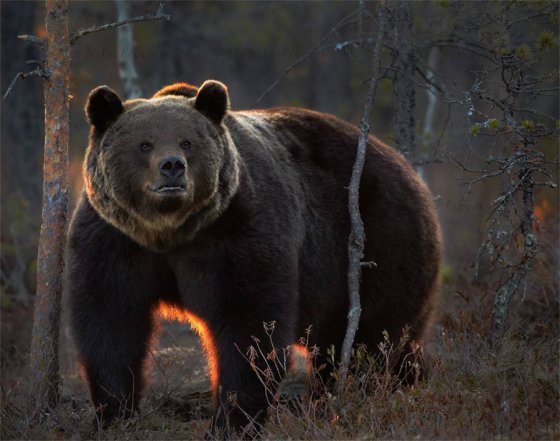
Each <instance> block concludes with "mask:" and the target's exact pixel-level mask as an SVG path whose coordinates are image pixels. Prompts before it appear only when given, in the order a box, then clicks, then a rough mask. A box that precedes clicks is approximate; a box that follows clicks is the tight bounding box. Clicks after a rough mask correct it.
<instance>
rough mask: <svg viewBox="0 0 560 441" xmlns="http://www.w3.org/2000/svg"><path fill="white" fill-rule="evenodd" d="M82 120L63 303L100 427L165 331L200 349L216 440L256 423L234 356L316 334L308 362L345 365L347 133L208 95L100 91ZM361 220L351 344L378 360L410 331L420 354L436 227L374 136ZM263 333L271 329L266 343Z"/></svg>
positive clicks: (415, 187)
mask: <svg viewBox="0 0 560 441" xmlns="http://www.w3.org/2000/svg"><path fill="white" fill-rule="evenodd" d="M85 111H86V115H87V119H88V121H89V122H90V124H91V133H90V139H89V145H88V147H87V152H86V157H85V161H84V168H83V173H84V180H85V191H84V192H83V194H82V196H81V199H80V201H79V204H78V207H77V209H76V211H75V213H74V215H73V219H72V223H71V227H70V231H69V241H68V248H69V252H68V259H67V265H68V271H67V274H68V277H67V289H68V292H69V299H70V307H71V319H72V326H73V333H74V336H75V341H76V346H77V349H78V352H79V358H80V361H81V363H82V365H83V367H84V371H85V374H86V377H87V381H88V383H89V388H90V392H91V398H92V401H93V403H94V405H95V406H96V408H97V411H98V416H99V417H101V418H102V419H103V421H104V423H105V424H108V423H110V422H111V421H112V420H113V419H114V418H115V417H118V416H125V417H126V416H129V415H131V414H132V412H133V411H134V410H136V409H138V404H139V400H140V398H141V396H142V391H143V389H144V386H145V384H146V379H145V378H144V375H145V371H146V363H147V355H148V351H149V349H150V347H151V345H153V343H154V333H155V329H156V327H157V320H158V313H159V314H163V315H167V316H174V317H179V318H184V319H187V320H189V321H190V322H191V324H192V325H193V326H194V327H195V328H196V329H197V330H198V331H199V333H200V334H201V336H202V338H203V344H204V347H205V349H206V354H207V356H208V359H209V365H210V376H211V383H212V389H213V393H214V399H215V403H216V414H215V417H214V419H213V426H212V427H213V430H214V431H216V432H219V431H226V432H225V433H226V434H230V435H231V434H234V433H236V431H238V430H240V429H241V428H243V427H244V426H245V425H247V424H248V423H249V421H250V419H254V420H255V421H257V422H262V421H263V419H264V416H265V414H266V408H267V400H266V396H265V391H264V389H263V386H262V384H261V383H260V381H259V379H258V377H257V376H256V375H255V373H254V372H252V370H251V366H250V365H249V363H248V362H247V360H246V359H245V358H244V357H243V354H242V353H244V352H245V351H246V349H247V348H248V347H249V346H250V345H252V344H254V343H255V341H254V340H253V339H252V337H256V338H258V339H259V341H260V342H261V345H263V351H267V352H269V351H271V350H272V348H271V347H270V346H268V347H267V345H270V344H274V346H275V348H276V349H279V348H285V347H289V346H290V345H293V344H295V343H296V342H297V340H298V338H299V337H301V336H302V335H304V333H305V330H306V329H307V328H308V327H309V326H311V334H310V337H309V340H310V341H309V344H315V345H317V346H318V347H319V348H320V351H321V353H322V354H323V355H324V354H326V352H327V349H328V348H331V347H333V348H334V349H335V353H336V354H338V353H339V352H338V351H339V349H340V347H341V344H342V340H343V338H344V334H345V329H346V324H347V311H348V289H347V277H346V274H347V266H348V263H347V244H348V235H349V229H350V228H349V214H348V208H347V207H348V185H349V182H350V175H351V170H352V166H353V163H354V158H355V155H356V146H357V142H358V136H359V131H358V130H357V129H356V127H354V126H352V125H350V124H348V123H346V122H344V121H341V120H340V119H338V118H336V117H334V116H331V115H327V114H323V113H318V112H314V111H311V110H305V109H299V108H288V107H283V108H274V109H268V110H248V111H235V112H234V111H230V110H229V98H228V92H227V89H226V87H225V86H224V85H223V84H222V83H219V82H217V81H212V80H209V81H206V82H205V83H204V84H203V85H202V86H200V88H196V87H194V86H191V85H188V84H186V83H180V84H176V85H172V86H168V87H166V88H164V89H162V90H161V91H159V92H158V93H157V94H156V95H155V96H153V97H152V98H150V99H135V100H130V101H126V102H123V101H122V100H121V99H120V98H119V97H118V96H117V94H116V93H115V92H114V91H112V90H111V89H110V88H108V87H106V86H101V87H98V88H96V89H94V90H93V91H92V92H91V93H90V95H89V98H88V100H87V104H86V107H85ZM360 206H361V214H362V218H363V223H364V227H365V233H366V237H367V242H366V248H365V260H366V261H374V262H375V264H376V265H375V266H371V267H364V268H363V270H362V285H361V296H362V316H361V320H360V324H359V329H358V333H357V336H356V342H357V343H363V344H365V345H367V346H368V347H369V348H370V349H371V350H372V351H373V350H375V348H376V347H377V344H378V343H379V342H380V341H381V340H382V338H383V331H385V330H386V331H387V332H388V333H389V336H390V337H391V338H393V339H395V340H396V341H398V339H399V337H400V335H401V330H402V329H403V328H404V327H409V334H410V337H411V338H412V339H414V340H415V341H416V342H421V341H422V339H423V337H424V335H425V332H426V329H427V327H428V324H429V322H430V316H431V314H432V311H433V309H434V306H435V303H436V300H437V279H438V268H439V264H440V256H441V241H440V232H439V226H438V221H437V218H436V211H435V208H434V204H433V202H432V196H431V194H430V192H429V191H428V189H427V187H426V185H425V184H424V183H423V182H422V180H421V179H419V178H418V176H417V175H416V173H415V172H414V170H413V169H412V168H411V167H410V165H409V164H408V163H407V162H406V160H405V159H404V158H403V157H402V156H401V155H400V154H399V153H397V152H396V151H395V150H393V149H392V148H390V147H388V146H387V145H385V144H383V143H382V142H380V141H379V140H378V139H376V138H375V137H373V136H370V137H369V142H368V145H367V153H366V161H365V166H364V172H363V177H362V180H361V189H360ZM263 322H275V330H274V335H273V343H270V342H269V339H268V338H267V336H266V331H265V330H264V329H263ZM232 394H233V395H232ZM232 396H234V398H235V399H234V400H232V399H231V398H232ZM222 433H224V432H222Z"/></svg>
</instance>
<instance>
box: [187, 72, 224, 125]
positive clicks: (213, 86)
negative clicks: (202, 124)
mask: <svg viewBox="0 0 560 441" xmlns="http://www.w3.org/2000/svg"><path fill="white" fill-rule="evenodd" d="M194 108H195V109H196V110H198V111H199V112H200V113H202V114H204V115H206V116H207V117H208V118H210V119H211V120H212V121H214V122H215V123H216V124H220V123H221V122H222V119H223V118H224V115H225V114H226V112H227V110H228V108H229V96H228V91H227V87H226V86H225V84H223V83H220V82H219V81H214V80H206V81H205V82H204V83H203V84H202V86H200V89H198V93H197V94H196V99H195V102H194Z"/></svg>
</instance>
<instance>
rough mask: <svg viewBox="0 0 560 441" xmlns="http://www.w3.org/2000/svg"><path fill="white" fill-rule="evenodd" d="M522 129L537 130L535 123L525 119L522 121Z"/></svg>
mask: <svg viewBox="0 0 560 441" xmlns="http://www.w3.org/2000/svg"><path fill="white" fill-rule="evenodd" d="M521 127H523V128H524V129H525V130H527V131H529V132H530V131H532V130H535V122H534V121H533V120H530V119H524V120H523V121H521Z"/></svg>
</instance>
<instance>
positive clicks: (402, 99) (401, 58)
mask: <svg viewBox="0 0 560 441" xmlns="http://www.w3.org/2000/svg"><path fill="white" fill-rule="evenodd" d="M393 21H394V22H393V26H394V41H393V47H394V51H395V52H394V56H395V60H394V63H393V67H394V69H395V70H394V83H395V85H394V89H393V95H394V106H395V117H394V128H395V144H396V146H397V149H398V150H399V151H400V152H401V153H402V154H403V155H405V156H406V158H407V159H408V160H409V162H412V161H414V159H415V156H416V130H415V126H416V120H415V117H414V110H415V107H416V96H415V90H414V82H413V79H414V72H415V66H416V64H415V63H416V61H415V57H414V48H413V46H412V8H411V7H410V3H409V2H402V3H398V4H397V5H396V7H395V9H394V11H393Z"/></svg>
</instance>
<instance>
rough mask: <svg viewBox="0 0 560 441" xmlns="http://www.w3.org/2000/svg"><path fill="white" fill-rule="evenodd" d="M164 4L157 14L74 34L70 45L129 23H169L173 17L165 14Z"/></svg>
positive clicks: (161, 4) (159, 7)
mask: <svg viewBox="0 0 560 441" xmlns="http://www.w3.org/2000/svg"><path fill="white" fill-rule="evenodd" d="M163 7H164V3H160V4H159V6H158V8H157V10H156V11H155V12H151V13H149V14H146V15H140V16H137V17H132V18H128V19H125V20H120V21H116V22H114V23H108V24H104V25H101V26H96V25H93V26H90V27H89V28H84V29H80V30H78V31H76V32H74V33H73V34H72V36H71V37H70V44H74V43H75V42H76V41H77V40H78V39H80V38H82V37H83V36H84V35H87V34H92V33H94V32H100V31H106V30H107V29H114V28H117V27H119V26H124V25H126V24H128V23H138V22H142V21H155V20H162V19H165V20H167V21H169V20H171V15H169V14H165V13H164V12H163Z"/></svg>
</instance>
